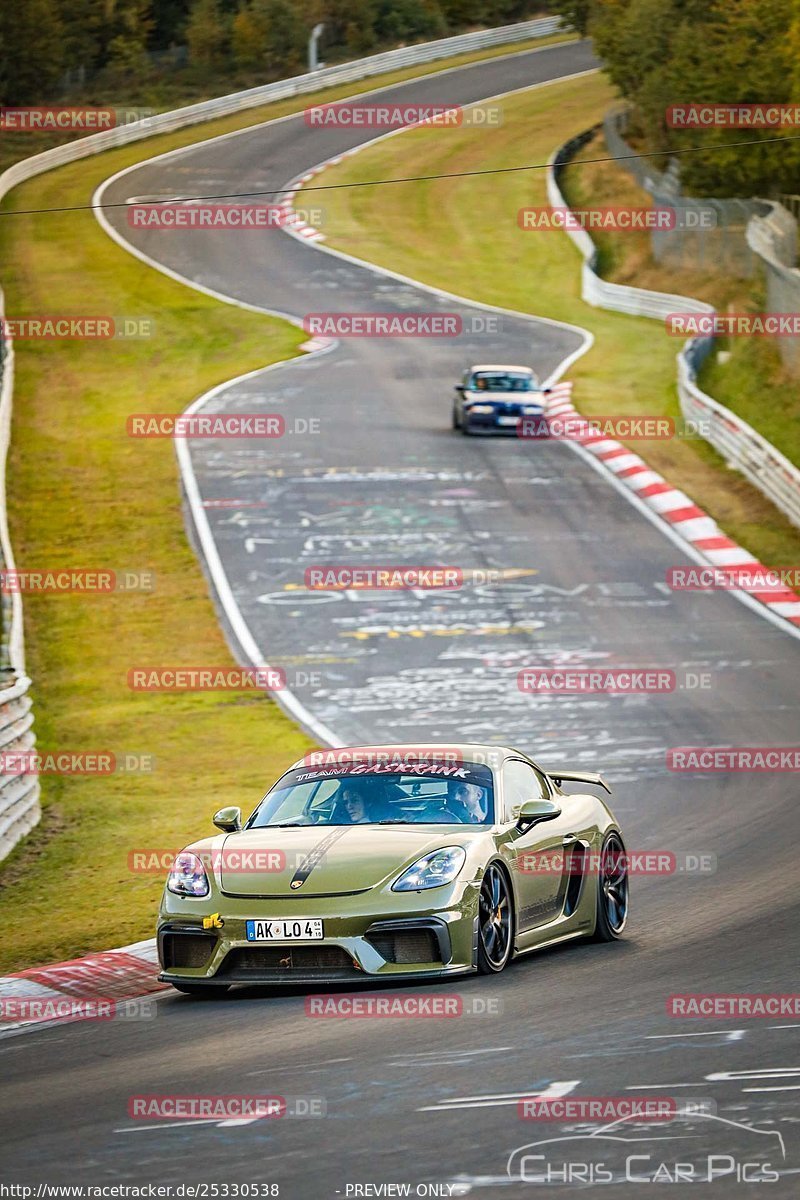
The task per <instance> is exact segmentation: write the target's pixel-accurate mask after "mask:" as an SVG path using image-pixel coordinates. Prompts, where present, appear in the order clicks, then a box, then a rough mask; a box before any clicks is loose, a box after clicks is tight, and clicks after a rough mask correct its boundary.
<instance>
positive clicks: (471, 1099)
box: [417, 1079, 580, 1112]
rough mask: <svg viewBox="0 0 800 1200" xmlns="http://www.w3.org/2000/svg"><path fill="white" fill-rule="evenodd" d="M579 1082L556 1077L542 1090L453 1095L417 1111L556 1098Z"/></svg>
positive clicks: (436, 1110)
mask: <svg viewBox="0 0 800 1200" xmlns="http://www.w3.org/2000/svg"><path fill="white" fill-rule="evenodd" d="M579 1083H580V1079H556V1080H554V1081H553V1082H552V1083H549V1084H548V1085H547V1087H546V1088H545V1090H544V1091H543V1092H537V1091H536V1089H535V1088H529V1089H528V1091H527V1092H498V1093H497V1094H495V1095H492V1094H488V1095H484V1096H454V1097H452V1098H451V1099H450V1100H441V1101H439V1103H438V1104H429V1105H425V1107H424V1108H418V1109H417V1112H449V1111H450V1110H451V1109H454V1108H500V1107H502V1106H503V1105H506V1104H517V1103H518V1102H519V1101H520V1100H557V1099H559V1098H560V1097H561V1096H568V1095H569V1093H570V1092H573V1091H574V1090H575V1088H576V1087H577V1086H578V1084H579Z"/></svg>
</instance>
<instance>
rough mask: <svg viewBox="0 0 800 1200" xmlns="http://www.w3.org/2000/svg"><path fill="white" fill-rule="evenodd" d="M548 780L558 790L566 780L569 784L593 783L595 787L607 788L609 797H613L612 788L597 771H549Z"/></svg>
mask: <svg viewBox="0 0 800 1200" xmlns="http://www.w3.org/2000/svg"><path fill="white" fill-rule="evenodd" d="M547 778H548V779H551V780H552V781H553V783H554V784H555V785H556V787H557V788H560V787H561V784H562V783H564V781H565V780H566V781H568V782H569V783H591V784H594V786H595V787H601V788H605V790H606V791H607V792H608V794H609V796H610V795H611V788H610V787H609V786H608V784H607V783H606V781H605V779H603V776H602V775H598V774H597V772H596V771H548V772H547Z"/></svg>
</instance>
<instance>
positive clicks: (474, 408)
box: [467, 401, 494, 413]
mask: <svg viewBox="0 0 800 1200" xmlns="http://www.w3.org/2000/svg"><path fill="white" fill-rule="evenodd" d="M467 403H468V404H469V401H467ZM468 411H469V412H471V413H474V412H478V413H492V412H494V405H493V404H469V409H468Z"/></svg>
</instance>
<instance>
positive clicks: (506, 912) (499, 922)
mask: <svg viewBox="0 0 800 1200" xmlns="http://www.w3.org/2000/svg"><path fill="white" fill-rule="evenodd" d="M513 949H514V900H513V896H512V892H511V885H510V883H509V882H508V876H507V875H506V873H505V871H504V870H503V868H502V867H501V866H500V864H499V863H496V862H493V863H490V864H489V866H488V867H487V868H486V871H485V873H484V876H483V882H482V883H481V891H480V897H479V899H478V974H479V975H499V974H500V972H501V971H503V970H505V968H506V966H507V965H508V963H509V961H510V959H511V954H512V951H513Z"/></svg>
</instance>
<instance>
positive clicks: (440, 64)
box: [0, 33, 578, 171]
mask: <svg viewBox="0 0 800 1200" xmlns="http://www.w3.org/2000/svg"><path fill="white" fill-rule="evenodd" d="M577 40H578V39H577V37H576V35H575V34H566V33H565V34H559V33H554V34H552V35H551V36H550V37H545V38H530V39H529V40H527V41H524V42H514V43H513V44H512V45H505V46H492V47H490V48H489V49H488V50H475V51H472V52H471V53H467V54H458V55H456V56H455V57H454V58H448V59H437V60H436V61H435V62H431V63H426V64H424V65H423V66H420V67H405V68H403V70H400V71H393V72H391V73H390V74H388V75H380V76H373V77H372V78H371V79H363V80H361V81H360V82H358V83H349V84H342V85H340V86H339V87H337V88H328V89H326V90H325V91H324V93H323V92H322V91H320V92H318V93H316V95H315V96H311V95H308V96H300V97H297V98H296V99H293V100H287V101H281V104H280V109H279V107H278V105H276V104H272V105H270V106H269V107H267V106H265V107H264V112H265V113H266V112H269V113H270V114H273V113H274V115H276V116H280V115H281V113H282V112H284V111H285V112H297V111H298V109H301V110H302V108H303V107H304V106H305V105H306V104H311V103H314V102H315V100H316V101H319V99H320V98H321V97H322V96H323V95H324V98H325V100H326V101H328V100H336V99H338V98H339V97H340V96H355V95H357V94H358V93H360V92H367V91H370V90H371V89H372V88H376V87H385V86H389V85H391V84H394V83H402V82H403V81H404V80H406V79H416V78H418V77H419V76H420V75H428V74H430V73H431V72H438V71H444V70H447V69H448V68H450V67H463V66H466V65H467V64H468V63H473V62H484V61H485V60H487V59H490V58H500V57H501V56H502V55H505V54H519V53H520V52H521V51H523V50H539V49H541V48H542V47H544V46H553V45H555V44H556V43H558V42H574V41H577ZM229 84H230V81H228V84H226V86H228V85H229ZM248 86H251V85H248V84H247V83H243V84H242V86H241V90H245V89H246V88H247V87H248ZM252 86H255V84H252ZM237 90H239V89H238V88H237ZM219 94H220V93H219V92H215V91H213V90H212V91H208V90H206V91H202V90H199V89H198V88H196V87H187V88H186V90H185V92H183V93H177V92H176V93H173V94H171V95H170V96H169V98H168V100H167V103H166V104H165V105H156V106H155V108H156V111H158V112H162V111H164V112H166V111H169V110H171V109H174V108H183V107H184V106H185V105H188V104H197V103H200V102H201V101H202V100H209V99H212V98H213V96H216V95H219ZM73 104H76V105H79V104H80V101H78V100H74V101H73ZM95 106H96V107H101V108H102V107H104V106H105V107H107V103H106V104H105V105H104V103H103V102H101V101H98V100H94V101H92V102H91V107H95ZM137 106H138V107H140V108H146V107H153V105H152V104H151V102H150V99H149V98H147V97H146V98H145V100H144V101H142V100H141V99H140V98H139V96H138V95H137V94H135V93H131V94H125V95H123V96H120V95H119V94H118V90H117V91H115V97H114V104H113V106H112V107H115V108H123V109H134V108H136V107H137ZM260 111H261V110H260V109H250V110H245V111H244V112H243V113H242V115H241V116H240V117H237V122H238V123H237V125H235V126H231V128H243V127H244V126H246V125H252V124H255V123H256V121H257V119H258V118H257V115H255V114H257V113H258V112H260ZM262 119H264V118H262ZM215 124H217V123H216V122H215ZM209 128H210V126H208V125H200V126H197V125H195V126H194V128H193V129H191V130H189V136H188V139H187V140H186V141H184V142H181V143H176V144H180V145H186V144H188V142H192V141H200V138H201V137H202V134H201V135H200V136H198V132H197V131H198V129H200V130H202V131H205V130H207V129H209ZM226 132H227V130H226ZM77 140H78V139H77V138H75V137H73V136H72V135H71V134H70V133H68V132H66V133H65V132H63V131H58V132H51V131H50V130H42V131H23V130H15V131H10V132H7V133H6V134H5V136H4V137H3V138H2V139H0V171H5V170H6V169H7V168H8V167H10V166H12V165H13V164H14V163H15V162H20V161H21V160H22V159H23V158H29V157H30V156H31V155H33V154H40V153H41V152H42V151H43V150H51V149H52V148H53V146H62V145H64V144H65V143H66V142H73V141H77Z"/></svg>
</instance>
